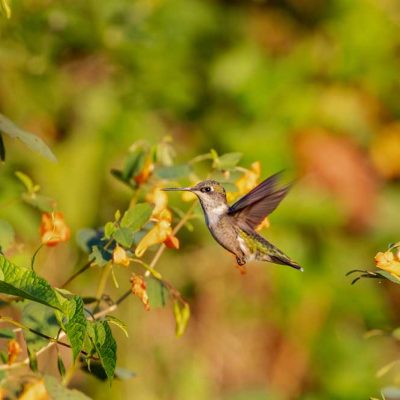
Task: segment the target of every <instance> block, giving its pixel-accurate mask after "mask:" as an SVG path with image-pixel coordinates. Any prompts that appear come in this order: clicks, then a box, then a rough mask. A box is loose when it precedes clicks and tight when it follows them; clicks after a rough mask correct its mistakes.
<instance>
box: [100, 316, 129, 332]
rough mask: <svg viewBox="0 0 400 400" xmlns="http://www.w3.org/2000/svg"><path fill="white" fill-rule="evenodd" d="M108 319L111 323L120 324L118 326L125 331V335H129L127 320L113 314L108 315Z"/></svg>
mask: <svg viewBox="0 0 400 400" xmlns="http://www.w3.org/2000/svg"><path fill="white" fill-rule="evenodd" d="M106 319H107V321H108V322H109V323H110V324H113V325H115V326H118V328H119V329H121V331H122V332H124V333H125V336H126V337H129V335H128V326H127V325H126V324H125V322H123V321H121V320H120V319H118V318H116V317H114V316H112V315H107V317H106Z"/></svg>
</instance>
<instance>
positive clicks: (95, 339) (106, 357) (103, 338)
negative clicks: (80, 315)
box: [87, 321, 117, 382]
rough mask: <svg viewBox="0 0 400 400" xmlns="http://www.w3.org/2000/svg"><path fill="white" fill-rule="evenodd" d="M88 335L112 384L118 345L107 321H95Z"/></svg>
mask: <svg viewBox="0 0 400 400" xmlns="http://www.w3.org/2000/svg"><path fill="white" fill-rule="evenodd" d="M87 333H88V335H89V336H90V338H91V342H92V343H93V346H94V348H95V350H96V353H97V355H98V356H99V358H100V362H101V365H102V366H103V368H104V371H105V373H106V375H107V378H108V380H109V381H110V382H111V381H112V379H113V378H114V371H115V366H116V362H117V343H116V342H115V339H114V337H113V335H112V332H111V329H110V326H109V325H108V322H107V321H95V322H91V323H90V324H88V330H87Z"/></svg>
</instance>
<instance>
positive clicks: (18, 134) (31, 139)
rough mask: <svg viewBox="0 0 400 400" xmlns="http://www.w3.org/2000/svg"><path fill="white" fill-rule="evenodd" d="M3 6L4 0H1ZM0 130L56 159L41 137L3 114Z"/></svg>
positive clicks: (34, 149) (0, 118)
mask: <svg viewBox="0 0 400 400" xmlns="http://www.w3.org/2000/svg"><path fill="white" fill-rule="evenodd" d="M1 1H2V4H3V7H4V4H6V3H5V0H1ZM0 131H2V132H3V133H5V134H6V135H8V136H10V137H11V138H12V139H18V140H20V141H21V142H22V143H24V144H25V145H26V146H28V147H29V148H30V149H31V150H33V151H36V152H37V153H39V154H40V155H42V156H43V157H46V158H47V159H49V160H51V161H57V159H56V157H55V155H54V154H53V152H52V151H51V150H50V148H49V147H48V146H47V145H46V144H45V143H44V142H43V140H42V139H40V138H39V137H37V136H36V135H33V134H32V133H29V132H26V131H24V130H22V129H20V128H18V127H17V126H16V125H15V124H14V123H13V122H12V121H11V120H9V119H8V118H6V117H5V116H4V115H2V114H0Z"/></svg>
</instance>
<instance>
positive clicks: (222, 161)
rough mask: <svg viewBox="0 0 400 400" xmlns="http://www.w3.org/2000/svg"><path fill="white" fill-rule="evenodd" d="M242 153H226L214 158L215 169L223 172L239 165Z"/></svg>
mask: <svg viewBox="0 0 400 400" xmlns="http://www.w3.org/2000/svg"><path fill="white" fill-rule="evenodd" d="M241 158H242V153H226V154H223V155H222V156H220V157H217V158H214V163H213V167H214V168H217V169H222V170H229V169H232V168H234V167H236V165H237V164H238V163H239V161H240V159H241Z"/></svg>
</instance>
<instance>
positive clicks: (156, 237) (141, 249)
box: [135, 219, 172, 257]
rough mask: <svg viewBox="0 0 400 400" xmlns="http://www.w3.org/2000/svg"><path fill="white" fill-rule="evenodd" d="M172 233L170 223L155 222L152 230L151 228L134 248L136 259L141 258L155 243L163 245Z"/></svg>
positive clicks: (164, 221)
mask: <svg viewBox="0 0 400 400" xmlns="http://www.w3.org/2000/svg"><path fill="white" fill-rule="evenodd" d="M171 233H172V228H171V223H170V222H169V221H167V220H165V219H162V220H161V221H159V222H157V223H156V224H155V225H154V226H153V228H151V229H150V230H149V231H148V232H147V233H146V235H145V236H144V237H143V239H142V240H141V241H140V242H139V244H138V245H137V247H136V250H135V255H136V257H142V255H143V254H144V253H145V251H146V250H147V249H148V248H149V247H150V246H153V245H155V244H157V243H163V242H164V241H165V240H166V239H167V237H168V236H169V235H171Z"/></svg>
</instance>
